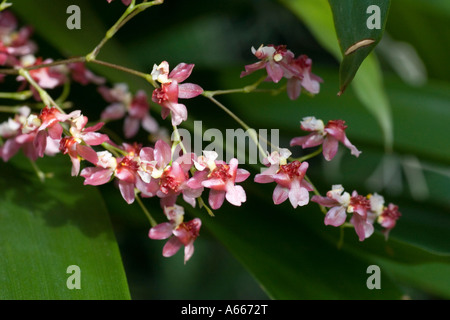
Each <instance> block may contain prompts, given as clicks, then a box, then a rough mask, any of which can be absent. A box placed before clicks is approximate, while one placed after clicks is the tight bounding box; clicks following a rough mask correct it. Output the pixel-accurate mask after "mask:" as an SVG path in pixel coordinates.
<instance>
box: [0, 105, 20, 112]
mask: <svg viewBox="0 0 450 320" xmlns="http://www.w3.org/2000/svg"><path fill="white" fill-rule="evenodd" d="M19 111H20V107H19V106H15V107H12V106H0V112H5V113H18V112H19Z"/></svg>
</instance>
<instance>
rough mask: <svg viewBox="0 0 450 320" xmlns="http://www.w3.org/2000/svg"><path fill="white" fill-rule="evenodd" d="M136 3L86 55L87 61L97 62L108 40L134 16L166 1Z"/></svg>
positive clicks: (133, 0)
mask: <svg viewBox="0 0 450 320" xmlns="http://www.w3.org/2000/svg"><path fill="white" fill-rule="evenodd" d="M135 2H136V1H135V0H132V1H131V3H130V5H129V6H128V7H127V9H126V10H125V12H124V13H123V14H122V16H121V17H120V18H119V20H117V21H116V23H115V24H114V25H113V26H112V27H111V28H110V29H109V30H108V31H107V32H106V34H105V36H104V37H103V39H102V40H101V41H100V43H99V44H98V45H97V46H96V47H95V48H94V50H92V52H90V53H89V54H87V55H86V61H92V60H95V59H96V58H97V55H98V54H99V53H100V50H101V49H102V48H103V46H104V45H105V44H106V43H107V42H108V40H109V39H111V38H112V37H114V35H115V34H116V33H117V31H119V30H120V28H122V27H123V26H124V25H125V24H126V23H127V22H128V21H129V20H130V19H132V18H133V17H134V16H136V15H137V14H138V13H140V12H142V11H144V10H145V9H147V8H150V7H151V6H154V5H158V4H162V3H163V2H164V0H155V1H151V2H143V3H140V4H138V5H136V4H135Z"/></svg>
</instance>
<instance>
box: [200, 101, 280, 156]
mask: <svg viewBox="0 0 450 320" xmlns="http://www.w3.org/2000/svg"><path fill="white" fill-rule="evenodd" d="M205 97H206V98H208V99H209V100H211V101H212V102H213V103H214V104H216V105H217V106H218V107H219V108H221V109H222V110H223V111H225V112H226V113H227V114H228V115H229V116H230V117H231V118H233V119H234V120H235V121H236V122H237V123H239V125H240V126H241V127H242V128H243V129H245V130H246V131H247V132H248V133H249V136H250V138H251V139H252V140H253V142H254V143H255V144H256V145H257V146H258V149H259V151H260V152H261V153H262V154H263V155H264V156H267V150H265V149H264V148H263V147H262V146H261V144H260V143H259V141H258V137H259V138H260V139H263V138H262V137H261V136H260V135H259V134H256V131H255V130H254V129H252V128H250V127H249V126H248V125H247V124H246V123H245V122H244V121H242V120H241V119H240V118H239V117H238V116H237V115H235V114H234V113H233V112H232V111H231V110H230V109H228V108H227V107H225V106H224V105H223V104H222V103H220V102H219V101H217V100H216V99H215V98H214V97H213V96H205ZM264 140H265V139H264ZM265 141H266V142H267V143H268V144H270V145H272V144H271V143H270V142H269V141H267V140H265Z"/></svg>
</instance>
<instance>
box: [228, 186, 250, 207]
mask: <svg viewBox="0 0 450 320" xmlns="http://www.w3.org/2000/svg"><path fill="white" fill-rule="evenodd" d="M225 197H226V199H227V201H228V202H229V203H231V204H232V205H235V206H238V207H239V206H240V205H241V204H242V203H243V202H245V201H246V200H247V196H246V194H245V191H244V188H242V186H236V185H233V184H229V185H228V187H227V191H226V194H225Z"/></svg>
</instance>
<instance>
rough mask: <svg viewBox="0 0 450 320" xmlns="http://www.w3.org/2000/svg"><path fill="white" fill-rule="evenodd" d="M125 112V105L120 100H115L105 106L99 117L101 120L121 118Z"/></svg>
mask: <svg viewBox="0 0 450 320" xmlns="http://www.w3.org/2000/svg"><path fill="white" fill-rule="evenodd" d="M125 113H126V109H125V105H124V104H123V103H121V102H116V103H113V104H111V105H109V106H108V107H106V109H105V110H103V112H102V114H101V116H100V118H101V119H102V120H118V119H122V118H123V117H124V116H125Z"/></svg>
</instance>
